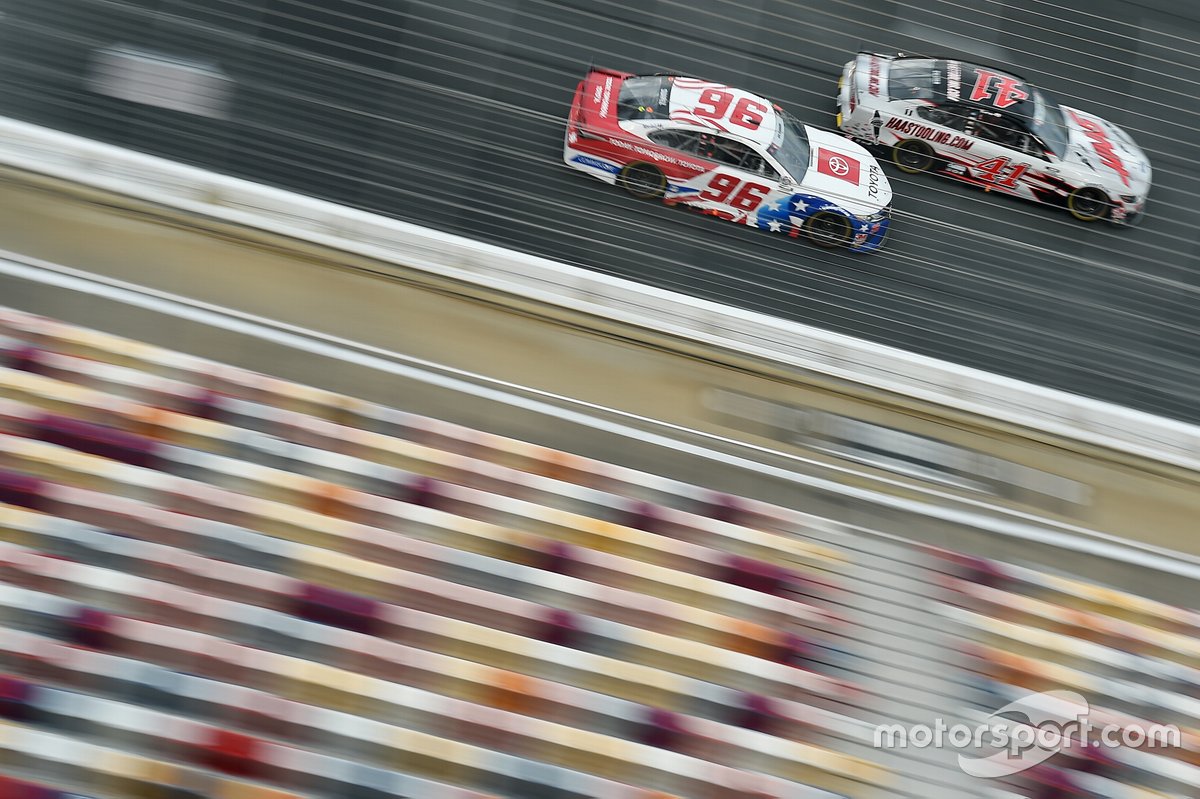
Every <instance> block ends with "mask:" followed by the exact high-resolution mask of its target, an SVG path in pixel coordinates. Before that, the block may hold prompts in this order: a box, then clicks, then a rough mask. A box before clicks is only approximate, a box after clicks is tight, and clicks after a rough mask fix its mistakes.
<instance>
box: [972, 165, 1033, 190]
mask: <svg viewBox="0 0 1200 799" xmlns="http://www.w3.org/2000/svg"><path fill="white" fill-rule="evenodd" d="M1010 167H1011V168H1010ZM1005 170H1008V174H1007V175H1004V176H1003V177H1001V176H1000V173H1001V172H1003V171H1005ZM1028 170H1029V165H1028V164H1017V165H1015V166H1014V165H1013V164H1012V162H1011V161H1009V160H1008V159H1007V158H989V159H988V160H986V161H984V162H983V163H981V164H976V165H975V166H973V167H971V171H972V172H974V173H975V177H976V178H978V179H979V180H985V181H987V182H988V183H994V184H996V185H997V186H1000V187H1002V188H1005V189H1015V188H1016V187H1017V181H1018V180H1020V179H1021V176H1022V175H1024V174H1025V173H1026V172H1027V171H1028Z"/></svg>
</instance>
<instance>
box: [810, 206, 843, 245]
mask: <svg viewBox="0 0 1200 799" xmlns="http://www.w3.org/2000/svg"><path fill="white" fill-rule="evenodd" d="M805 224H806V227H807V229H808V240H809V241H811V242H812V243H813V244H815V245H817V246H818V247H845V246H846V245H848V244H849V243H850V236H851V235H853V233H854V228H853V227H852V226H851V224H850V220H849V219H847V218H846V217H844V216H842V215H841V214H835V213H833V212H832V211H818V212H817V213H815V214H813V215H812V216H810V217H809V218H808V222H807V223H805Z"/></svg>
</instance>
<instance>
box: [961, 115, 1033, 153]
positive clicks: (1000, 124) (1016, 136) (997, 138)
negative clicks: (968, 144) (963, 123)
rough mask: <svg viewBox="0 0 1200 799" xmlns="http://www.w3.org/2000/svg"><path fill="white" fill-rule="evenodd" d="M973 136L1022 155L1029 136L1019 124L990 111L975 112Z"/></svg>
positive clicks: (1026, 149) (1026, 147)
mask: <svg viewBox="0 0 1200 799" xmlns="http://www.w3.org/2000/svg"><path fill="white" fill-rule="evenodd" d="M974 135H975V136H978V137H979V138H980V139H983V140H984V141H990V142H995V143H996V144H999V145H1000V146H1001V147H1007V148H1009V149H1010V150H1017V151H1019V152H1022V153H1024V152H1028V149H1029V134H1028V133H1027V132H1026V131H1025V129H1024V128H1023V127H1022V126H1021V124H1020V123H1019V122H1017V121H1016V120H1014V119H1012V118H1010V117H1008V116H1006V115H1004V114H997V113H994V112H992V111H978V112H976V119H975V120H974Z"/></svg>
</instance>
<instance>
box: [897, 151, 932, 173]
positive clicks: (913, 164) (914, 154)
mask: <svg viewBox="0 0 1200 799" xmlns="http://www.w3.org/2000/svg"><path fill="white" fill-rule="evenodd" d="M928 164H929V154H928V153H926V152H922V151H921V150H919V149H917V148H915V147H901V148H900V165H901V166H906V167H908V168H909V169H924V168H925V167H926V166H927V165H928Z"/></svg>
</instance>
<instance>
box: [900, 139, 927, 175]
mask: <svg viewBox="0 0 1200 799" xmlns="http://www.w3.org/2000/svg"><path fill="white" fill-rule="evenodd" d="M892 161H893V163H895V164H896V166H898V167H900V169H902V170H903V171H905V172H907V173H909V174H910V175H915V174H917V173H918V172H925V171H926V170H929V169H931V168H932V167H933V164H934V162H935V161H936V159H935V157H934V155H933V148H932V147H930V146H929V144H928V143H926V142H923V141H921V140H920V139H905V140H904V141H898V142H896V143H895V144H894V145H892Z"/></svg>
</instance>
